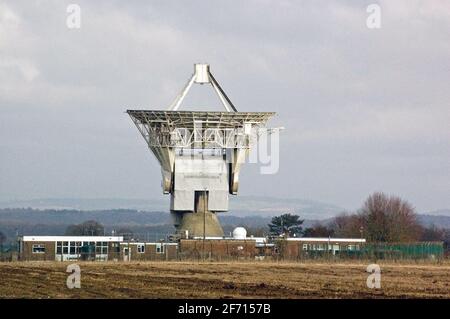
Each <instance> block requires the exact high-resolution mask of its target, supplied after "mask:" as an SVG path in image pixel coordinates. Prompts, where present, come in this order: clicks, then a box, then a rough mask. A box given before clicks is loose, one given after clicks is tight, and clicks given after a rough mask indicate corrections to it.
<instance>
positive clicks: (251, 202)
mask: <svg viewBox="0 0 450 319" xmlns="http://www.w3.org/2000/svg"><path fill="white" fill-rule="evenodd" d="M0 208H35V209H57V210H61V209H65V210H81V211H87V210H117V209H119V210H127V209H132V210H142V211H160V212H167V211H168V210H169V197H165V198H163V199H73V198H72V199H71V198H66V199H64V198H63V199H51V198H50V199H33V200H15V201H4V202H0ZM344 210H345V209H344V208H342V207H338V206H336V205H333V204H328V203H322V202H318V201H313V200H305V199H292V198H274V197H257V196H237V197H236V196H230V210H229V212H228V213H227V214H232V215H234V216H241V217H242V216H265V217H271V216H275V215H279V214H281V213H284V212H289V213H295V214H298V215H301V216H302V217H303V218H307V219H324V218H330V217H333V216H335V215H336V214H338V213H340V212H342V211H344Z"/></svg>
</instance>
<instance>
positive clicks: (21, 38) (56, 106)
mask: <svg viewBox="0 0 450 319" xmlns="http://www.w3.org/2000/svg"><path fill="white" fill-rule="evenodd" d="M70 3H78V4H79V5H80V7H81V28H80V29H69V28H67V26H66V19H67V16H68V13H66V8H67V5H69V4H70ZM371 3H378V4H380V7H381V28H380V29H369V28H367V26H366V19H367V17H368V16H369V13H367V12H366V8H367V6H368V5H369V4H371ZM195 62H207V63H209V64H211V70H212V72H213V74H214V75H215V77H216V79H217V80H218V81H219V83H220V84H221V85H222V87H223V88H224V90H225V91H226V92H227V94H228V95H229V97H230V98H231V100H232V101H233V103H234V104H235V105H236V107H237V108H238V110H240V111H276V112H277V116H276V118H274V120H273V121H271V122H270V124H272V125H273V126H284V127H285V128H286V129H285V130H284V131H283V133H282V135H281V152H280V170H279V172H278V173H277V174H275V175H261V174H260V173H259V167H258V166H257V165H256V164H248V165H246V166H245V167H244V169H243V172H242V176H241V183H240V194H241V195H265V196H268V195H271V196H277V197H297V198H304V199H313V200H319V201H323V202H329V203H334V204H336V205H339V206H342V207H345V208H347V209H354V208H357V207H359V206H360V205H361V203H362V202H363V201H364V199H365V198H366V197H367V196H368V195H369V194H370V193H371V192H373V191H384V192H387V193H390V194H396V195H399V196H401V197H403V198H405V199H407V200H409V201H410V202H411V203H412V204H413V205H414V206H416V207H417V209H418V210H419V211H430V210H435V209H440V208H449V207H450V1H447V0H442V1H430V0H426V1H425V0H424V1H412V0H405V1H401V0H396V1H375V0H374V1H336V2H332V1H323V2H322V1H316V0H314V1H312V0H311V1H220V2H219V1H77V0H71V1H28V0H27V1H16V0H14V1H3V0H2V1H0V200H12V199H31V198H63V197H64V198H77V197H82V198H110V197H119V198H162V196H163V195H161V187H160V180H161V177H160V169H159V165H158V164H157V161H156V160H155V159H154V158H153V157H152V155H151V154H150V152H149V151H148V149H147V148H146V145H145V142H144V140H143V139H142V137H141V136H140V135H139V133H138V131H137V129H136V128H135V127H134V126H133V124H132V122H131V120H130V119H129V117H128V116H127V115H126V114H124V111H125V110H126V109H127V108H144V109H165V108H167V106H168V105H169V104H170V103H171V102H172V100H173V98H174V97H175V96H176V95H177V94H178V92H179V91H180V89H181V88H182V87H183V86H184V84H185V82H186V81H187V80H188V78H189V76H190V75H191V74H192V71H193V64H194V63H195ZM211 92H212V91H211ZM211 92H210V89H208V88H207V87H204V86H203V87H200V88H196V90H194V91H193V92H192V94H191V95H189V96H188V98H187V99H186V101H185V103H184V106H182V108H183V107H184V108H185V109H193V108H192V106H196V105H199V106H200V105H202V106H205V105H208V106H211V107H212V108H213V109H218V107H219V104H218V100H217V99H214V98H213V97H214V96H213V95H212V93H211ZM202 99H204V100H202Z"/></svg>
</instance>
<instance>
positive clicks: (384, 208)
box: [359, 193, 422, 242]
mask: <svg viewBox="0 0 450 319" xmlns="http://www.w3.org/2000/svg"><path fill="white" fill-rule="evenodd" d="M359 215H360V216H361V218H362V220H363V227H364V231H365V234H366V237H367V239H368V240H369V241H376V242H410V241H416V240H419V239H420V236H421V229H422V228H421V226H420V224H419V222H418V221H417V215H416V213H415V211H414V208H413V207H412V205H411V204H410V203H408V202H407V201H404V200H402V199H401V198H400V197H397V196H387V195H385V194H383V193H374V194H372V195H370V196H369V198H367V200H366V201H365V203H364V205H363V207H362V208H361V210H360V212H359Z"/></svg>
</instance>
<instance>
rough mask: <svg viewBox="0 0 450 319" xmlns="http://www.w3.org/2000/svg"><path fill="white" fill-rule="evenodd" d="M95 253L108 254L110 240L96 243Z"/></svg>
mask: <svg viewBox="0 0 450 319" xmlns="http://www.w3.org/2000/svg"><path fill="white" fill-rule="evenodd" d="M95 253H96V254H102V255H106V254H108V242H106V241H99V242H97V243H96V244H95Z"/></svg>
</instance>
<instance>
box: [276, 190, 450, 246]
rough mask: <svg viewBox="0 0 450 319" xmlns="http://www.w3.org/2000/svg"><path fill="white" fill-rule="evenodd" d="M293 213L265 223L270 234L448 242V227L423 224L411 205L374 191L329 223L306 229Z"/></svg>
mask: <svg viewBox="0 0 450 319" xmlns="http://www.w3.org/2000/svg"><path fill="white" fill-rule="evenodd" d="M302 224H303V220H301V219H300V217H299V216H297V215H292V214H283V215H281V216H276V217H274V218H273V219H272V221H271V223H270V224H269V225H268V227H269V233H270V234H271V235H273V236H283V235H284V236H291V237H293V236H298V237H300V236H303V237H344V238H365V239H366V240H367V241H368V242H414V241H444V242H446V243H448V242H450V230H448V229H444V228H439V227H436V226H434V225H432V226H429V227H425V226H422V225H421V224H420V223H419V221H418V217H417V214H416V212H415V209H414V207H413V206H412V205H411V204H410V203H409V202H407V201H405V200H402V199H401V198H400V197H398V196H392V195H386V194H384V193H380V192H376V193H374V194H372V195H370V196H369V197H368V198H367V199H366V201H365V202H364V204H363V205H362V207H361V208H360V209H359V210H357V211H356V212H354V213H343V214H341V215H338V216H337V217H335V218H333V219H332V220H331V221H330V222H328V223H326V224H323V223H317V224H315V225H314V226H312V227H308V228H306V229H303V228H302Z"/></svg>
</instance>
